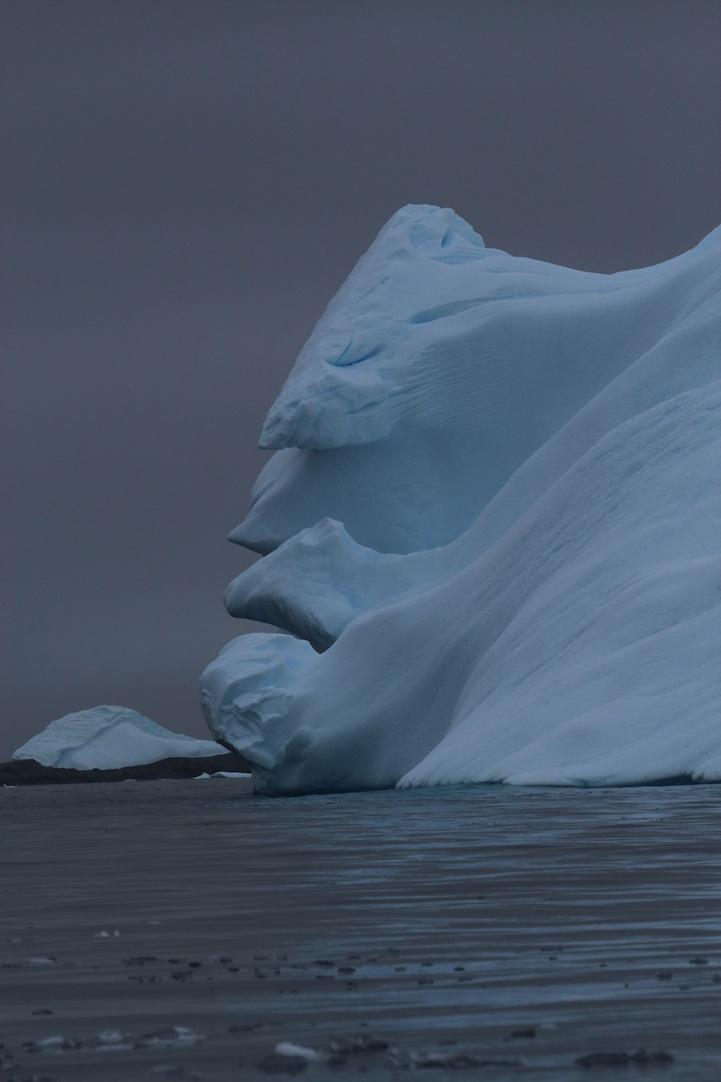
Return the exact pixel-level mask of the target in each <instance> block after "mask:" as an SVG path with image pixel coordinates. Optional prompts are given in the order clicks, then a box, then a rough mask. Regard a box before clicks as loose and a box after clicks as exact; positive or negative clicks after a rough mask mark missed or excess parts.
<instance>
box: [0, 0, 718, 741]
mask: <svg viewBox="0 0 721 1082" xmlns="http://www.w3.org/2000/svg"><path fill="white" fill-rule="evenodd" d="M720 45H721V3H719V2H718V0H475V2H469V3H465V2H462V0H443V2H442V3H441V2H440V0H437V2H433V3H430V2H425V0H414V2H404V0H378V2H374V0H366V2H360V0H358V2H355V0H347V2H346V0H328V2H325V0H306V2H301V0H288V2H277V0H260V2H257V3H255V2H244V0H194V2H189V0H87V2H82V0H63V2H62V3H57V2H56V0H45V2H36V0H0V86H1V95H0V124H1V129H2V130H1V131H0V145H1V146H2V168H1V170H0V189H1V192H2V291H1V293H0V296H1V297H2V308H3V311H2V320H1V321H0V349H1V351H2V352H1V356H2V365H3V384H2V386H3V393H2V404H1V405H0V409H1V411H2V417H1V418H0V440H1V441H2V462H3V466H4V469H3V475H4V476H3V491H2V509H3V517H4V524H3V529H2V532H1V534H0V538H1V540H0V544H2V549H3V555H2V560H3V564H2V566H3V570H4V572H5V575H4V586H3V603H2V619H3V654H4V662H5V672H4V677H3V703H2V711H1V713H0V718H1V719H2V720H1V721H0V759H2V758H7V757H8V756H9V754H10V752H11V751H12V750H13V748H14V747H15V746H16V745H17V744H18V743H19V742H20V741H21V740H23V739H25V738H26V737H27V736H29V735H31V734H32V733H33V732H35V731H37V730H38V729H40V728H42V727H43V726H44V725H45V724H46V723H47V722H48V721H50V720H51V719H52V718H55V717H58V716H60V715H61V714H63V713H66V712H68V711H70V710H74V709H80V708H83V707H86V706H91V705H93V704H95V703H99V702H109V703H122V704H127V705H129V706H134V707H136V708H137V709H139V710H141V711H144V712H146V713H148V714H149V715H150V716H151V717H153V718H155V719H156V720H157V721H160V722H161V723H164V724H167V725H169V726H171V727H173V728H178V729H183V730H186V731H188V732H193V733H197V734H201V733H202V731H203V723H202V720H201V717H200V712H199V709H198V705H197V697H196V688H195V685H196V678H197V674H198V672H199V670H200V669H201V668H202V666H203V665H204V664H205V663H206V662H207V661H208V660H209V659H210V658H211V657H212V656H213V655H214V654H215V653H216V651H217V650H218V648H219V647H220V646H221V645H222V644H223V643H224V642H225V641H227V640H228V639H229V638H231V637H232V636H233V635H235V634H237V633H239V632H240V631H241V630H243V627H244V625H242V624H239V623H238V622H237V621H234V620H232V619H231V618H230V617H229V616H227V615H226V613H225V611H224V609H223V607H222V602H221V594H222V590H223V587H224V585H225V583H226V582H227V581H228V579H229V578H231V577H232V576H233V575H234V574H236V573H237V572H238V571H239V570H240V569H241V568H242V567H243V566H245V561H246V560H248V559H250V557H246V556H245V555H244V554H243V552H242V551H241V550H240V549H239V548H237V547H236V546H232V545H230V544H228V543H227V542H226V540H225V535H226V533H227V531H228V530H229V529H230V528H231V527H232V526H234V525H235V523H236V522H237V521H239V519H240V518H241V517H242V515H243V513H244V511H245V507H246V503H247V499H248V494H249V491H250V487H251V484H252V482H253V480H254V478H255V476H256V475H257V473H258V470H259V468H260V466H261V464H262V462H263V460H264V456H263V455H262V454H261V453H260V452H259V451H258V450H257V449H256V439H257V436H258V432H259V429H260V425H261V422H262V419H263V416H264V414H265V411H266V409H267V407H268V406H269V404H270V402H271V400H272V398H273V397H274V394H275V393H276V391H277V390H278V388H279V386H280V384H281V382H282V380H283V378H284V375H285V373H286V372H287V370H288V368H289V366H290V365H291V363H292V361H293V360H294V358H295V355H296V354H297V352H298V350H299V348H300V346H301V345H302V343H303V341H304V339H305V337H306V336H307V334H308V332H309V330H310V329H311V327H312V325H313V323H314V321H315V320H316V318H317V317H318V316H319V314H320V312H321V311H322V309H323V307H324V306H325V304H326V302H327V300H328V299H329V297H330V295H331V294H332V293H333V292H334V291H335V289H336V288H337V286H338V285H339V284H340V282H341V280H342V279H343V277H344V276H345V275H346V274H347V272H348V271H349V269H350V268H351V266H352V265H353V263H354V262H355V260H356V259H357V258H358V256H359V255H360V254H361V253H362V252H363V250H364V249H365V248H366V247H367V245H368V244H369V243H370V241H371V240H372V238H373V236H374V235H375V233H376V232H377V230H378V229H379V227H380V226H381V225H382V224H383V222H384V221H385V219H386V218H387V217H388V216H389V215H390V214H391V213H392V212H393V211H394V210H395V209H397V207H399V206H401V205H402V204H404V203H408V202H429V203H440V204H442V205H446V206H451V207H453V208H454V209H455V210H456V211H458V213H459V214H461V215H463V216H464V217H465V218H467V219H468V220H469V221H470V222H472V224H473V225H474V226H475V227H476V228H477V229H478V230H479V231H480V232H481V233H482V234H483V236H484V237H485V239H486V242H487V243H488V244H492V245H494V246H496V247H500V248H504V249H507V250H508V251H511V252H514V253H517V254H521V255H531V256H535V257H537V258H540V259H546V260H551V261H553V262H558V263H566V264H569V265H573V266H581V267H585V268H588V269H593V270H601V271H613V270H617V269H620V268H624V267H630V266H640V265H644V264H648V263H654V262H658V261H659V260H662V259H665V258H668V257H669V256H672V255H675V254H676V253H678V252H680V251H682V250H684V249H686V248H688V247H690V246H692V245H693V244H695V243H696V242H697V241H698V240H699V239H700V237H701V236H703V235H704V234H705V233H706V232H708V231H709V230H710V229H711V228H712V227H714V226H715V225H717V224H718V223H719V222H720V221H721V157H720V154H721V152H720V150H719V147H720V146H721V88H720V76H719V48H720ZM246 626H247V625H246Z"/></svg>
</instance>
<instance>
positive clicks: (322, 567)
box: [201, 206, 721, 794]
mask: <svg viewBox="0 0 721 1082" xmlns="http://www.w3.org/2000/svg"><path fill="white" fill-rule="evenodd" d="M260 443H261V446H262V447H266V448H270V449H273V450H274V451H275V453H274V454H273V456H272V457H271V458H270V459H269V461H268V463H267V465H266V467H265V468H264V470H263V471H262V473H261V475H260V477H259V479H258V482H257V483H256V486H255V488H254V490H253V494H252V499H251V507H250V510H249V512H248V514H247V516H246V518H245V520H244V521H243V522H242V523H241V524H240V525H239V526H238V527H236V528H235V529H234V530H233V531H232V533H231V535H230V538H231V540H233V541H235V542H237V543H239V544H241V545H244V546H246V547H248V548H250V549H252V550H254V551H256V552H258V553H260V554H262V557H263V558H262V559H260V560H259V561H257V562H256V563H255V564H254V565H253V566H252V567H250V568H249V569H248V570H247V571H245V572H244V573H243V574H241V575H240V576H239V577H238V578H236V579H235V580H234V581H233V582H232V583H231V584H230V585H229V587H228V589H227V591H226V596H225V602H226V606H227V608H228V610H229V612H230V613H231V614H232V615H234V616H238V617H244V618H246V619H251V620H258V621H263V622H264V623H268V624H272V625H275V626H276V627H277V628H279V629H280V631H279V632H278V633H263V634H250V635H243V636H240V637H238V638H236V639H234V640H233V641H231V642H230V643H229V644H228V645H227V646H226V647H225V648H224V649H223V650H222V651H221V653H220V655H219V656H218V657H217V658H216V659H215V660H214V661H212V662H211V663H210V664H209V665H208V666H207V668H206V669H205V671H204V673H203V674H202V677H201V705H202V708H203V712H204V715H205V717H206V720H207V722H208V725H209V727H210V730H211V732H212V734H213V735H214V736H215V737H216V738H217V739H218V740H220V741H221V742H222V743H223V744H224V745H226V746H229V747H234V748H235V749H237V750H238V751H239V752H241V753H242V755H243V756H244V757H245V758H246V759H247V760H248V761H249V762H250V763H252V764H253V769H254V780H255V785H256V788H257V789H258V790H259V791H262V792H267V793H276V794H280V793H304V792H318V791H334V790H348V789H363V788H380V787H391V786H399V787H405V786H426V785H451V784H477V783H482V782H507V783H513V784H524V785H541V784H551V785H622V784H634V783H645V782H653V781H661V780H668V779H679V778H681V779H688V780H704V779H705V780H718V779H721V647H720V644H721V228H720V229H717V230H715V231H714V232H712V233H711V234H710V235H709V236H708V237H706V238H705V239H704V240H702V241H701V242H700V243H699V244H698V245H697V246H696V247H695V248H693V249H691V250H690V251H688V252H686V253H684V254H682V255H679V256H677V257H675V258H673V259H670V260H669V261H667V262H665V263H661V264H659V265H657V266H652V267H647V268H642V269H637V270H629V271H622V272H619V273H616V274H608V275H607V274H598V273H590V272H585V271H579V270H573V269H569V268H565V267H558V266H554V265H552V264H548V263H544V262H540V261H538V260H534V259H525V258H519V257H514V256H511V255H509V254H507V253H505V252H502V251H499V250H496V249H492V248H487V247H485V245H484V242H483V240H482V238H481V237H480V236H479V235H478V234H477V233H476V232H475V231H474V230H473V229H472V227H471V226H470V225H468V224H467V223H466V222H464V221H463V220H462V219H461V218H459V217H458V215H456V214H455V213H454V212H453V211H452V210H449V209H441V208H438V207H432V206H408V207H404V208H403V209H402V210H400V211H398V212H397V213H396V214H395V215H394V216H393V217H392V218H391V219H390V221H389V222H388V223H387V225H386V226H385V227H384V228H383V229H382V230H381V232H380V234H379V235H378V237H377V238H376V240H375V241H374V243H373V244H372V245H371V247H370V249H369V250H368V252H367V253H366V254H365V255H364V256H363V257H362V258H361V260H360V261H359V263H358V264H357V266H356V267H355V268H354V270H353V271H352V273H351V274H350V276H349V278H348V279H347V281H346V282H345V284H344V285H343V286H342V287H341V289H340V290H339V292H338V293H337V294H336V296H335V297H334V298H333V300H332V301H331V302H330V304H329V305H328V308H327V309H326V311H325V313H324V314H323V316H322V317H321V319H320V321H319V322H318V324H317V326H316V327H315V329H314V330H313V332H312V334H311V336H310V338H309V339H308V342H307V343H306V345H305V347H304V348H303V350H302V352H301V354H300V356H299V357H298V360H297V361H296V364H295V366H294V368H293V369H292V371H291V373H290V375H289V377H288V379H287V381H286V383H285V385H284V387H283V388H282V390H281V392H280V395H279V397H278V399H277V400H276V402H275V403H274V405H273V406H272V408H271V410H270V412H269V414H268V417H267V420H266V422H265V425H264V427H263V431H262V434H261V440H260Z"/></svg>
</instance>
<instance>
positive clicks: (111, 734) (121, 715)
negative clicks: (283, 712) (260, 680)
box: [13, 706, 226, 770]
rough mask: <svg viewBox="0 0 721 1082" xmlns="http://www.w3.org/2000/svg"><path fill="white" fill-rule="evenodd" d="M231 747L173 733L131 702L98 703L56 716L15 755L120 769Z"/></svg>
mask: <svg viewBox="0 0 721 1082" xmlns="http://www.w3.org/2000/svg"><path fill="white" fill-rule="evenodd" d="M225 751H226V749H225V748H222V747H220V745H219V744H216V743H215V742H214V741H212V740H195V739H194V738H193V737H192V736H186V735H185V734H183V733H173V732H171V731H170V729H165V728H163V726H162V725H158V724H157V723H156V722H154V721H151V720H150V718H146V717H144V715H143V714H139V713H138V712H137V710H131V709H130V708H129V707H127V706H94V707H91V709H90V710H80V711H78V712H77V713H75V714H66V715H65V716H64V717H62V718H58V719H57V720H56V721H51V722H50V724H49V725H48V726H47V727H46V728H45V729H43V731H42V732H41V733H38V734H37V735H36V736H33V737H32V738H31V739H30V740H28V742H27V743H26V744H23V745H22V747H20V748H18V749H17V751H16V752H15V753H14V754H13V759H34V760H35V762H37V763H40V764H41V766H58V767H69V768H72V769H75V770H115V769H118V768H120V767H125V766H139V765H140V764H141V763H155V762H157V761H158V760H160V759H171V758H176V757H191V756H200V757H202V756H207V755H222V754H223V752H225Z"/></svg>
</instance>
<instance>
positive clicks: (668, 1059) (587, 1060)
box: [576, 1048, 674, 1067]
mask: <svg viewBox="0 0 721 1082" xmlns="http://www.w3.org/2000/svg"><path fill="white" fill-rule="evenodd" d="M673 1062H674V1058H673V1056H672V1055H671V1053H670V1052H647V1051H646V1049H645V1048H639V1049H638V1051H637V1052H589V1053H588V1054H587V1055H585V1056H579V1058H578V1059H577V1060H576V1065H577V1066H578V1067H630V1066H633V1065H635V1066H638V1067H651V1066H658V1067H661V1066H668V1065H669V1064H671V1063H673Z"/></svg>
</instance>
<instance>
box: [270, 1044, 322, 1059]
mask: <svg viewBox="0 0 721 1082" xmlns="http://www.w3.org/2000/svg"><path fill="white" fill-rule="evenodd" d="M275 1050H276V1052H277V1053H278V1055H279V1056H298V1057H299V1058H300V1059H304V1060H307V1061H308V1063H318V1062H319V1061H320V1060H321V1059H322V1058H323V1057H322V1056H321V1055H320V1053H319V1052H316V1051H315V1049H314V1048H305V1047H304V1046H303V1045H302V1044H293V1043H292V1042H291V1041H280V1042H279V1043H278V1044H277V1045H276V1046H275Z"/></svg>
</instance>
